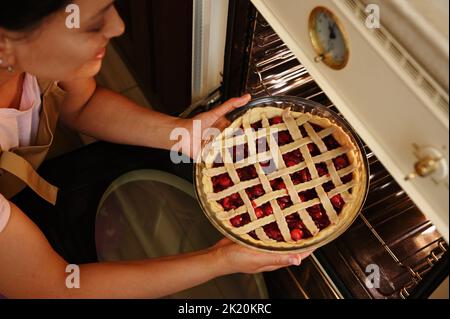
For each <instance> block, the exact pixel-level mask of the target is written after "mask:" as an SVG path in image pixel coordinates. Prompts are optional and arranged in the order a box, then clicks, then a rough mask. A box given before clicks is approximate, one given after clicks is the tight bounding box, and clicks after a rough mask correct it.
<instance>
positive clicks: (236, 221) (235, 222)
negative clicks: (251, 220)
mask: <svg viewBox="0 0 450 319" xmlns="http://www.w3.org/2000/svg"><path fill="white" fill-rule="evenodd" d="M230 222H231V224H232V225H233V226H234V227H240V226H241V225H242V215H239V216H236V217H233V218H231V219H230Z"/></svg>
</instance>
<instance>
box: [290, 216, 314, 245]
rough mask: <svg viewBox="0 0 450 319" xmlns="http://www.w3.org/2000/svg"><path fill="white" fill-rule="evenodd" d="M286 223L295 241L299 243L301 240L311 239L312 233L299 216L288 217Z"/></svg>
mask: <svg viewBox="0 0 450 319" xmlns="http://www.w3.org/2000/svg"><path fill="white" fill-rule="evenodd" d="M286 222H287V224H288V228H289V231H290V232H291V238H292V239H293V240H295V241H299V240H301V239H304V238H309V237H311V233H310V232H309V231H308V229H307V228H306V227H305V225H304V224H303V222H302V221H301V219H300V216H299V215H298V214H296V213H294V214H291V215H289V216H287V217H286Z"/></svg>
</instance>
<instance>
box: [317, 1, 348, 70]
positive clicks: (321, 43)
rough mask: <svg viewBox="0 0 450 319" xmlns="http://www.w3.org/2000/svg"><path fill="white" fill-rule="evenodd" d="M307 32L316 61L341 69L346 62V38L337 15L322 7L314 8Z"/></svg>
mask: <svg viewBox="0 0 450 319" xmlns="http://www.w3.org/2000/svg"><path fill="white" fill-rule="evenodd" d="M309 34H310V38H311V43H312V45H313V47H314V50H315V51H316V54H317V56H316V59H315V60H316V62H320V61H322V62H324V63H325V64H326V65H328V66H329V67H331V68H333V69H342V68H343V67H345V65H346V64H347V62H348V55H349V52H348V46H347V40H346V38H345V34H344V31H343V28H342V26H341V23H340V22H339V20H338V19H337V17H336V16H335V15H334V14H333V13H332V12H331V11H330V10H328V9H326V8H324V7H317V8H315V9H314V10H313V11H312V12H311V15H310V19H309Z"/></svg>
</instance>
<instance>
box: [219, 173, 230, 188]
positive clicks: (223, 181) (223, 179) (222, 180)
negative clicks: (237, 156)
mask: <svg viewBox="0 0 450 319" xmlns="http://www.w3.org/2000/svg"><path fill="white" fill-rule="evenodd" d="M219 184H220V185H221V186H222V187H224V188H228V187H230V186H231V185H232V184H233V182H232V181H231V178H230V177H229V176H228V175H221V176H220V177H219Z"/></svg>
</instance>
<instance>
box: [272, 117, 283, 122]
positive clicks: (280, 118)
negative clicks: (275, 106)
mask: <svg viewBox="0 0 450 319" xmlns="http://www.w3.org/2000/svg"><path fill="white" fill-rule="evenodd" d="M280 123H283V118H282V117H281V116H276V117H274V118H272V124H280Z"/></svg>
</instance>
